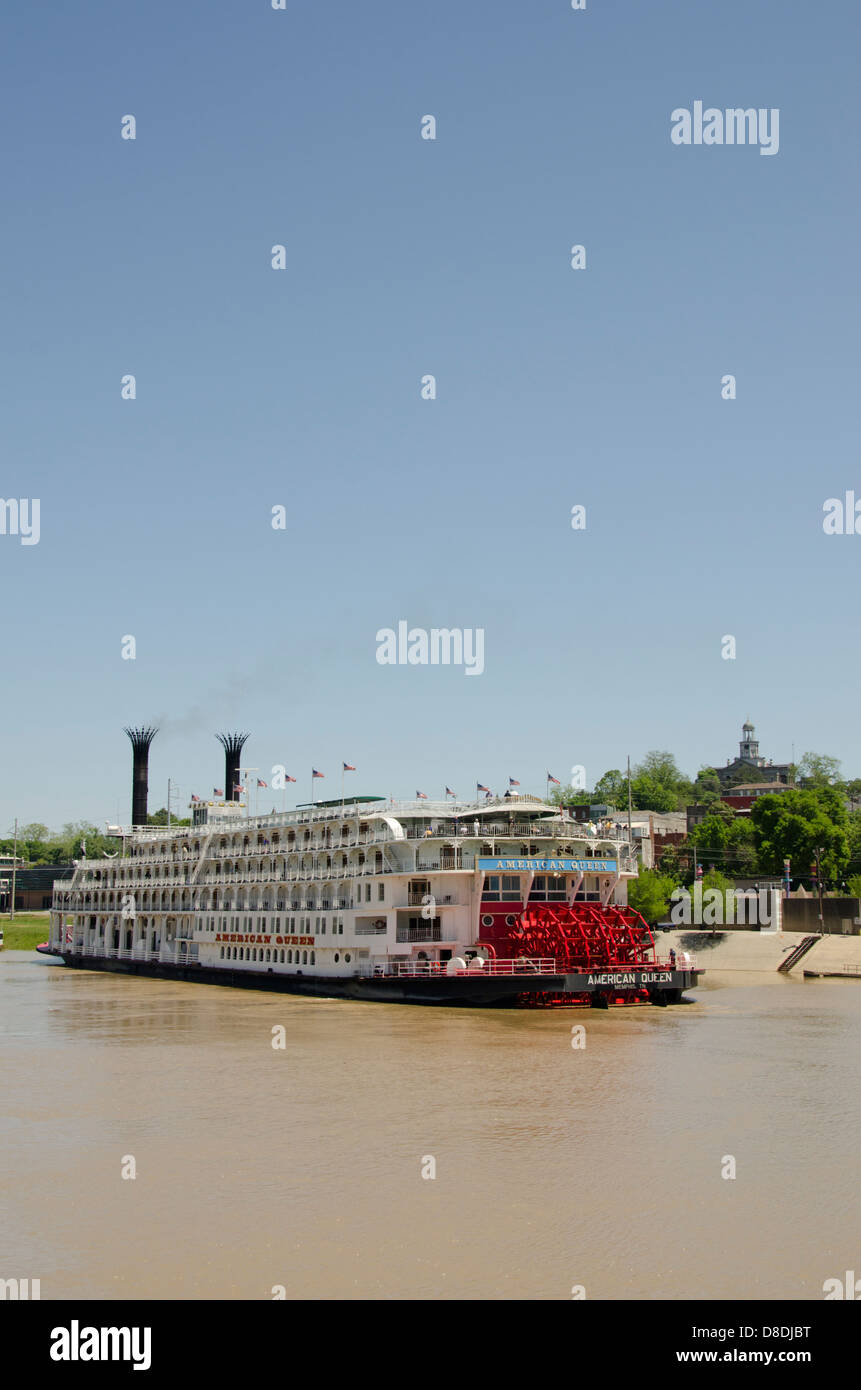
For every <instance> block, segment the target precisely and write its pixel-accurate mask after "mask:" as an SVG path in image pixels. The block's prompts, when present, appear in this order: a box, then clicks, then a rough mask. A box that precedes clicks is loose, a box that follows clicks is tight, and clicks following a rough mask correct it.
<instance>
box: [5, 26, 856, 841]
mask: <svg viewBox="0 0 861 1390" xmlns="http://www.w3.org/2000/svg"><path fill="white" fill-rule="evenodd" d="M859 14H861V12H859V6H858V4H857V0H818V3H817V4H812V3H803V0H723V2H722V3H720V2H719V0H711V3H706V0H655V2H654V3H650V0H587V8H586V9H585V11H581V12H575V11H572V9H571V7H570V3H569V0H435V3H433V4H432V5H428V4H419V3H416V0H368V3H363V4H355V3H347V0H287V8H286V10H285V11H274V10H273V9H272V8H271V3H270V0H181V3H178V0H138V3H136V4H123V5H118V4H116V3H115V0H110V3H108V0H89V2H88V3H83V4H80V5H69V4H68V3H66V0H53V2H51V3H39V4H31V5H24V6H18V7H16V8H15V10H14V12H11V13H8V14H7V15H6V17H5V20H4V28H5V41H4V44H3V68H4V76H3V82H2V85H0V107H2V124H3V131H4V141H3V143H4V147H5V154H4V175H3V204H4V210H3V230H2V246H3V255H2V279H3V311H2V325H3V327H2V338H0V343H2V346H0V351H2V363H0V370H2V385H3V391H2V396H3V453H2V468H0V494H2V496H3V497H4V498H6V499H8V498H18V499H20V498H38V499H39V500H40V511H41V517H40V536H39V542H38V544H35V545H24V544H22V543H21V538H20V537H18V536H14V535H8V534H7V535H0V583H2V593H3V617H4V621H3V645H2V658H0V669H2V694H3V701H2V721H0V832H5V831H6V830H7V829H8V827H9V826H11V823H12V819H13V817H14V816H15V815H18V816H19V817H20V818H21V819H22V821H31V820H40V821H43V822H45V823H46V824H48V825H49V826H58V825H59V824H61V823H62V822H63V821H66V820H70V819H79V818H84V817H86V818H90V819H94V820H96V821H103V820H105V819H111V820H113V819H115V817H116V816H117V814H118V813H119V815H120V817H121V819H122V820H123V821H128V819H129V814H130V782H131V776H130V767H131V756H130V749H129V746H128V743H127V741H126V739H125V736H124V735H123V732H122V727H123V725H124V724H127V723H142V722H148V721H154V722H156V723H159V724H160V726H161V732H160V734H159V735H158V737H157V738H156V740H155V743H154V744H153V749H152V757H151V763H150V807H151V809H155V808H156V807H157V806H160V805H162V804H163V803H164V800H165V796H166V783H167V779H168V777H172V778H173V779H174V781H175V782H176V783H178V784H179V786H180V788H181V789H182V792H183V795H184V799H185V800H187V797H188V794H189V793H191V792H197V793H198V794H201V795H205V794H208V793H210V792H211V790H212V787H213V786H215V785H219V786H220V785H221V784H222V780H223V755H222V753H221V749H220V748H219V746H218V744H217V743H216V742H215V739H214V737H213V735H214V734H215V733H216V732H217V731H219V730H221V729H225V728H226V729H232V728H242V729H248V730H251V732H252V738H251V740H250V741H249V743H248V745H247V749H246V762H247V763H248V765H250V766H253V767H257V768H259V769H261V771H260V775H261V777H263V778H265V779H266V780H269V772H270V769H271V768H272V766H273V765H274V764H276V763H282V764H284V765H285V766H286V768H287V770H288V772H290V773H291V774H292V775H294V776H296V777H297V778H298V779H299V780H298V782H297V785H296V787H291V788H290V792H291V793H294V792H295V793H296V794H297V795H296V797H295V799H298V800H306V799H307V796H308V785H309V783H308V778H309V774H310V769H311V767H312V765H313V766H315V767H317V768H318V769H320V770H321V771H323V772H324V773H325V774H326V779H327V780H326V781H324V782H317V784H316V787H317V792H318V795H326V794H328V795H332V796H335V795H338V793H339V790H340V767H341V762H342V761H343V760H346V761H347V762H350V763H353V764H355V765H356V766H357V768H358V772H356V773H353V774H349V775H348V788H349V789H350V790H352V791H355V792H363V793H369V794H370V793H380V794H388V793H391V794H393V795H395V796H398V797H400V796H407V797H411V796H412V795H413V794H414V792H415V791H416V789H421V790H423V791H425V792H427V793H428V794H429V795H430V796H438V795H441V794H442V790H443V787H444V785H445V784H446V783H448V785H449V786H451V787H453V788H454V789H455V790H456V791H457V792H459V793H460V794H461V795H462V796H467V795H469V794H471V793H472V792H473V790H474V786H475V782H476V780H480V781H482V782H484V783H486V784H487V785H488V786H491V787H492V788H493V789H494V790H498V791H502V790H504V788H505V786H506V783H507V778H508V777H509V776H511V777H514V778H516V779H518V780H519V781H520V782H521V784H522V786H523V788H524V790H533V791H537V792H541V791H543V788H544V774H545V772H546V771H547V770H550V771H551V772H553V773H554V774H555V775H556V776H557V777H559V778H560V780H562V781H566V780H567V779H568V776H569V774H570V770H571V767H572V766H574V765H577V764H581V765H583V766H584V767H585V768H586V774H587V781H588V782H589V783H590V784H591V783H592V782H594V781H595V780H596V779H597V778H598V777H599V776H600V775H601V774H602V773H603V772H604V771H605V770H606V769H607V768H610V767H623V766H624V760H625V757H626V755H627V754H628V753H630V754H631V757H632V759H633V760H634V761H636V759H637V758H638V757H640V756H641V755H642V754H643V753H644V752H646V751H647V750H648V749H651V748H667V749H670V750H671V751H673V752H674V753H675V755H676V757H677V759H678V761H679V763H680V765H681V766H682V767H683V769H685V770H686V771H688V772H689V773H694V772H695V771H696V770H697V768H698V767H699V766H700V765H701V764H702V763H705V762H714V761H716V760H717V761H719V762H720V761H725V760H726V758H727V757H729V756H730V755H733V754H734V753H735V752H736V750H737V743H738V739H739V737H740V726H741V724H742V721H743V720H744V719H745V717H746V716H748V715H749V716H750V717H751V718H752V720H753V722H754V724H755V725H756V727H757V734H758V736H759V737H760V740H761V751H762V753H763V754H765V755H766V756H767V757H772V758H774V760H775V761H784V760H788V759H789V758H790V756H791V753H792V747H793V744H794V746H795V752H796V755H797V756H800V754H801V753H802V752H803V751H804V750H806V749H814V750H816V751H818V752H821V753H827V754H830V755H832V756H835V757H838V758H840V759H842V760H843V765H844V771H845V772H846V773H847V774H851V775H856V776H857V775H861V718H859V699H858V684H859V653H861V632H859V627H861V625H859V618H858V613H859V590H858V583H857V575H858V570H859V565H861V535H858V536H851V535H839V536H834V535H826V534H824V532H823V526H822V522H823V503H824V502H825V501H826V499H828V498H830V497H842V496H843V495H844V493H845V492H846V491H847V490H849V489H854V490H857V492H858V496H859V499H861V466H859V451H858V401H859V396H861V391H859V369H861V362H859V332H858V289H859V284H858V280H859V274H858V247H859V244H861V237H859V215H858V214H859V193H858V186H859V185H858V154H859V137H858V114H857V105H858V91H859V71H858V55H859V39H861V17H859ZM695 101H702V102H703V103H704V105H705V106H706V107H709V106H714V107H716V108H720V109H724V108H727V107H745V108H747V107H754V108H757V109H759V108H763V109H764V110H769V111H770V110H771V109H772V108H777V109H779V112H780V117H779V121H780V125H779V133H780V144H779V151H778V153H777V154H775V155H772V156H770V157H766V156H763V155H762V154H761V153H760V150H759V148H758V147H757V146H756V145H753V146H750V145H748V146H744V147H742V146H738V145H736V146H734V147H730V146H728V145H710V146H706V145H699V146H697V145H689V146H678V145H675V144H673V142H672V141H671V138H670V130H671V113H672V112H673V110H674V109H676V108H681V107H687V108H689V109H692V108H693V103H694V102H695ZM126 115H133V116H134V117H135V120H136V138H135V139H134V140H125V139H122V138H121V122H122V118H123V117H124V116H126ZM426 115H433V116H434V117H435V119H436V123H437V129H436V139H435V140H426V139H422V138H421V122H422V118H423V117H424V116H426ZM278 244H281V245H284V246H285V247H286V269H285V270H283V271H279V270H274V269H273V268H272V266H271V259H272V247H273V246H275V245H278ZM574 244H582V245H583V246H585V248H586V268H585V269H582V270H573V269H572V268H571V265H570V260H571V255H570V248H571V247H572V245H574ZM126 374H133V375H134V376H135V378H136V388H137V396H136V399H134V400H123V399H122V398H121V380H122V378H123V376H125V375H126ZM426 374H433V375H434V376H435V377H436V382H437V397H436V399H435V400H424V399H422V397H421V381H422V377H423V376H424V375H426ZM727 374H732V375H734V376H735V377H736V383H737V385H736V392H737V397H736V399H735V400H724V399H722V394H721V389H722V388H721V384H722V379H723V377H724V376H726V375H727ZM576 504H581V505H583V506H585V507H586V527H585V529H584V530H579V531H575V530H573V529H572V527H571V509H572V506H574V505H576ZM278 505H283V506H284V507H285V508H286V528H285V529H284V530H274V529H273V527H272V524H271V521H272V508H273V507H275V506H278ZM401 620H403V621H406V622H407V623H408V624H409V625H410V627H411V628H419V627H420V628H425V629H431V628H433V627H445V628H461V629H475V628H481V629H483V631H484V634H485V637H484V642H485V669H484V672H483V674H481V675H480V676H472V677H470V676H467V675H466V674H465V670H464V668H463V667H457V666H449V667H444V666H433V665H414V666H412V665H405V666H388V665H380V664H379V663H378V662H377V660H376V653H377V642H376V634H377V631H378V630H379V629H381V628H384V627H392V628H396V627H397V624H398V622H399V621H401ZM126 635H132V636H134V638H135V639H136V657H135V659H134V660H124V659H123V658H122V655H121V643H122V638H123V637H124V636H126ZM727 635H732V636H734V637H735V639H736V656H735V659H733V660H725V659H723V658H722V656H721V650H722V638H723V637H725V636H727ZM270 800H271V801H273V802H274V803H275V804H277V805H278V806H280V805H281V796H280V794H278V796H277V797H275V798H273V797H270ZM293 800H294V798H293V797H291V798H290V799H288V803H287V804H288V805H290V804H293ZM261 809H269V806H268V805H267V806H265V807H264V804H263V802H261Z"/></svg>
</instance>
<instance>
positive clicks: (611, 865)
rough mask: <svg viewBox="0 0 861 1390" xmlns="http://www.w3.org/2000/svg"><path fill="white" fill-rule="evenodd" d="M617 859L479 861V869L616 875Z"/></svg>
mask: <svg viewBox="0 0 861 1390" xmlns="http://www.w3.org/2000/svg"><path fill="white" fill-rule="evenodd" d="M616 866H617V861H616V860H615V859H479V861H478V867H479V868H480V869H485V870H487V872H488V873H500V872H501V873H506V872H509V873H510V872H511V871H512V870H514V871H515V872H516V871H517V870H518V869H529V870H530V871H531V870H535V872H536V873H540V874H545V873H565V874H580V873H587V874H588V873H592V874H614V873H615V872H616Z"/></svg>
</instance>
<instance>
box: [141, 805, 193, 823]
mask: <svg viewBox="0 0 861 1390" xmlns="http://www.w3.org/2000/svg"><path fill="white" fill-rule="evenodd" d="M170 823H171V825H191V821H190V820H180V819H179V817H178V816H176V815H171V818H170ZM147 825H167V807H166V806H162V807H161V809H160V810H158V811H153V813H152V815H149V816H147Z"/></svg>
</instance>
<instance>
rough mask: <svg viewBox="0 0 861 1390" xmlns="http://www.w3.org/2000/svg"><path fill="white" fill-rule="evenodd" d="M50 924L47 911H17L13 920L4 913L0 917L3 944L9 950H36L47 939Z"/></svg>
mask: <svg viewBox="0 0 861 1390" xmlns="http://www.w3.org/2000/svg"><path fill="white" fill-rule="evenodd" d="M50 925H51V921H50V918H49V916H48V914H47V912H16V913H15V917H14V919H13V920H12V921H11V922H10V921H9V918H8V916H6V915H5V914H4V915H3V916H2V917H0V927H2V929H3V945H4V947H5V948H6V950H7V951H35V949H36V947H37V946H41V944H42V942H43V941H47V939H48V931H49V929H50Z"/></svg>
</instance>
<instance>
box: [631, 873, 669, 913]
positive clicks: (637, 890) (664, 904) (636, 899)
mask: <svg viewBox="0 0 861 1390" xmlns="http://www.w3.org/2000/svg"><path fill="white" fill-rule="evenodd" d="M677 886H678V885H677V880H676V879H675V878H673V877H672V876H671V875H670V874H662V873H660V872H659V871H658V870H656V869H640V873H639V877H637V878H635V879H631V881H630V882H629V884H628V906H629V907H632V908H634V910H635V911H636V912H639V913H641V915H642V916H643V917H645V919H646V921H647V922H649V923H650V924H653V923H655V922H663V921H664V920H665V919H666V917H667V913H668V911H669V905H670V894H671V893H672V892H673V891H674V889H675V888H676V887H677Z"/></svg>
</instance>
